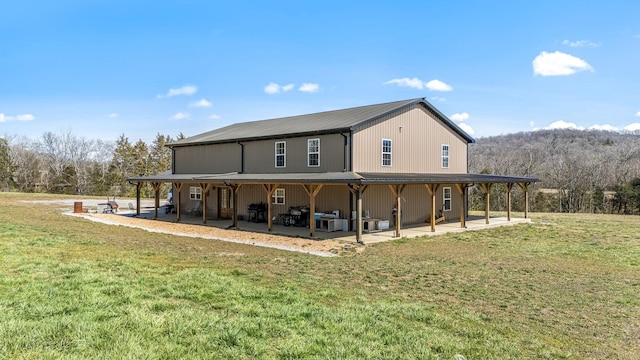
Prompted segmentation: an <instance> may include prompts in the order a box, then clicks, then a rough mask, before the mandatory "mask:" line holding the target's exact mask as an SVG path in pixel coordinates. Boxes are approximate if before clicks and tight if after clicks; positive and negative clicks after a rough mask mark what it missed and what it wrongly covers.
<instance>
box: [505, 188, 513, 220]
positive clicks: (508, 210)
mask: <svg viewBox="0 0 640 360" xmlns="http://www.w3.org/2000/svg"><path fill="white" fill-rule="evenodd" d="M504 187H505V188H506V189H507V221H511V188H512V187H513V183H504Z"/></svg>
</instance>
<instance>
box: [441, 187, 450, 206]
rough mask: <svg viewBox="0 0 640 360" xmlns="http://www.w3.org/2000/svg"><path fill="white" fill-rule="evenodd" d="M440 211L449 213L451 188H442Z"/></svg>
mask: <svg viewBox="0 0 640 360" xmlns="http://www.w3.org/2000/svg"><path fill="white" fill-rule="evenodd" d="M442 210H443V211H451V188H450V187H446V188H442Z"/></svg>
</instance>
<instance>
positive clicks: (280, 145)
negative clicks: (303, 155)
mask: <svg viewBox="0 0 640 360" xmlns="http://www.w3.org/2000/svg"><path fill="white" fill-rule="evenodd" d="M286 166H287V143H286V142H284V141H276V167H277V168H279V167H286Z"/></svg>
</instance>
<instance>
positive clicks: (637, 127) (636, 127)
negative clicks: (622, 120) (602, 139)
mask: <svg viewBox="0 0 640 360" xmlns="http://www.w3.org/2000/svg"><path fill="white" fill-rule="evenodd" d="M624 130H626V131H630V132H634V131H640V123H637V122H635V123H633V124H629V125H627V126H625V127H624Z"/></svg>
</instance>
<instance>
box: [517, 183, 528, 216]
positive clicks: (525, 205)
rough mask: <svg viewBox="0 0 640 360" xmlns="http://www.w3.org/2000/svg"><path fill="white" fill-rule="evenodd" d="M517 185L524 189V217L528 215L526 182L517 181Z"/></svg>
mask: <svg viewBox="0 0 640 360" xmlns="http://www.w3.org/2000/svg"><path fill="white" fill-rule="evenodd" d="M518 186H520V188H521V189H522V191H524V218H525V219H526V218H527V216H528V215H529V192H528V191H527V187H528V186H529V184H528V183H518Z"/></svg>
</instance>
